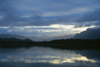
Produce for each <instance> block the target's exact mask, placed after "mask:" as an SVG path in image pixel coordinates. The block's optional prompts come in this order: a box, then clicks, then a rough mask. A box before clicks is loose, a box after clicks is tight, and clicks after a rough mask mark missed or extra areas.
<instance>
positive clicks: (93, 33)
mask: <svg viewBox="0 0 100 67" xmlns="http://www.w3.org/2000/svg"><path fill="white" fill-rule="evenodd" d="M73 38H74V39H100V28H99V29H91V28H90V29H87V30H86V31H83V32H81V33H80V34H76V35H75V36H74V37H73Z"/></svg>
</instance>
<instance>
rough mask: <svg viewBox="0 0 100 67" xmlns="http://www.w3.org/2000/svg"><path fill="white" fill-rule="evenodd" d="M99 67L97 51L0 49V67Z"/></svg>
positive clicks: (38, 48)
mask: <svg viewBox="0 0 100 67" xmlns="http://www.w3.org/2000/svg"><path fill="white" fill-rule="evenodd" d="M36 66H37V67H41V66H43V67H49V66H50V67H66V66H67V67H80V66H81V67H100V51H99V50H61V49H53V48H47V47H46V48H45V47H32V48H29V49H25V48H20V49H3V48H0V67H36Z"/></svg>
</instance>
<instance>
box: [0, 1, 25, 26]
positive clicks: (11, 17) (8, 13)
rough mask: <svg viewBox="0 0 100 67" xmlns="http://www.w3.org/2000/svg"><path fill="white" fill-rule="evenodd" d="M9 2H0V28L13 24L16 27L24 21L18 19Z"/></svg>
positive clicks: (23, 19)
mask: <svg viewBox="0 0 100 67" xmlns="http://www.w3.org/2000/svg"><path fill="white" fill-rule="evenodd" d="M10 1H11V0H10ZM10 1H8V0H0V12H1V13H2V14H3V15H2V16H3V18H2V19H1V20H0V25H1V26H13V24H16V25H17V24H21V22H22V21H26V19H25V18H20V16H19V15H18V14H17V13H16V10H15V9H14V8H13V7H12V6H11V5H10Z"/></svg>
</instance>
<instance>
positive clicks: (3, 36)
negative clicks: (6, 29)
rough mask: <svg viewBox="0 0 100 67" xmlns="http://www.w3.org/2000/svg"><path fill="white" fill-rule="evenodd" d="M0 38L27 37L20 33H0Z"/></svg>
mask: <svg viewBox="0 0 100 67" xmlns="http://www.w3.org/2000/svg"><path fill="white" fill-rule="evenodd" d="M0 38H16V39H28V38H27V37H25V36H21V35H12V34H0Z"/></svg>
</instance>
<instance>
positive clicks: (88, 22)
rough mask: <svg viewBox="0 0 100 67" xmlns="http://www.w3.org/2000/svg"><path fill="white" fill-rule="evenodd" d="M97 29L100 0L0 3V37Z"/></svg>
mask: <svg viewBox="0 0 100 67" xmlns="http://www.w3.org/2000/svg"><path fill="white" fill-rule="evenodd" d="M99 26H100V0H0V34H2V33H6V34H18V35H24V36H42V35H51V36H53V35H65V34H66V35H69V34H76V33H80V32H81V31H84V30H86V29H87V28H95V27H99Z"/></svg>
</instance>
